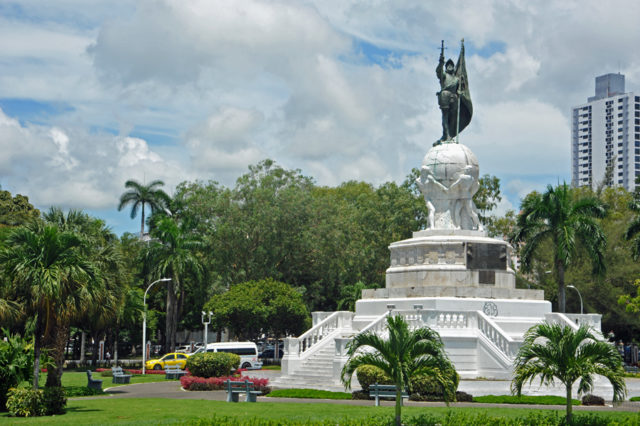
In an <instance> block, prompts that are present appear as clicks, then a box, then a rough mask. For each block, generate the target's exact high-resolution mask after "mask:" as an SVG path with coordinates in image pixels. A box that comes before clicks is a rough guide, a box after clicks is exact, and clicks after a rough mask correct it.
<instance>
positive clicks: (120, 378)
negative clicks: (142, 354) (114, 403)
mask: <svg viewBox="0 0 640 426" xmlns="http://www.w3.org/2000/svg"><path fill="white" fill-rule="evenodd" d="M111 374H112V375H113V377H112V379H111V383H131V374H125V373H124V371H122V367H111Z"/></svg>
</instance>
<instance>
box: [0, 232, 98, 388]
mask: <svg viewBox="0 0 640 426" xmlns="http://www.w3.org/2000/svg"><path fill="white" fill-rule="evenodd" d="M81 246H82V239H81V238H80V237H79V236H78V235H76V234H74V233H72V232H67V231H60V230H59V229H58V228H57V227H56V226H53V225H44V224H42V223H33V224H31V225H29V226H28V227H24V228H18V229H16V230H14V231H13V232H12V233H11V234H10V235H9V237H8V238H7V241H6V246H5V248H4V249H2V250H1V251H0V265H1V266H2V269H3V270H4V273H5V276H6V277H7V281H8V284H9V285H11V289H10V292H11V297H12V299H13V300H14V301H16V302H18V303H20V304H21V306H22V308H23V309H24V310H25V313H28V314H29V315H33V316H35V331H34V334H35V337H34V356H35V362H34V370H33V371H34V379H33V388H34V389H37V388H38V378H39V373H40V352H41V349H42V348H43V347H44V344H47V346H54V347H55V342H58V341H59V340H61V339H60V337H61V336H62V335H64V333H60V332H59V328H64V327H67V328H68V320H69V316H70V315H71V314H72V313H73V312H75V311H77V310H80V309H81V307H82V306H83V305H84V304H85V303H86V300H88V299H90V298H91V295H92V294H93V292H94V284H95V282H96V280H95V270H94V268H93V265H92V264H91V263H90V262H88V261H87V260H86V259H85V258H84V257H83V256H82V254H81V252H80V249H81ZM64 343H65V344H66V340H64ZM63 355H64V354H63ZM57 361H59V360H57ZM51 376H52V379H51V380H54V378H55V377H56V376H57V374H51ZM58 379H59V377H58ZM47 382H48V383H49V380H47Z"/></svg>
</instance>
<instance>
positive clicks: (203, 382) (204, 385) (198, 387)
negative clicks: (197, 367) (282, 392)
mask: <svg viewBox="0 0 640 426" xmlns="http://www.w3.org/2000/svg"><path fill="white" fill-rule="evenodd" d="M245 379H246V380H248V381H250V382H251V383H253V388H254V389H255V390H257V391H260V392H262V394H263V395H266V394H268V393H269V392H271V388H270V387H269V386H268V385H269V379H258V378H256V377H241V378H238V377H209V378H204V377H194V376H182V377H180V384H181V385H182V387H183V388H184V389H185V390H189V391H210V390H223V389H224V388H225V385H224V382H226V381H227V380H231V381H232V382H233V381H244V380H245Z"/></svg>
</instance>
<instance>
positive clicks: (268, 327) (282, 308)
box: [205, 278, 310, 340]
mask: <svg viewBox="0 0 640 426" xmlns="http://www.w3.org/2000/svg"><path fill="white" fill-rule="evenodd" d="M205 309H206V310H210V311H213V313H214V318H215V323H216V325H217V326H218V327H227V328H229V330H231V332H232V333H234V334H235V335H236V336H238V337H240V338H242V339H252V340H255V339H257V338H258V337H259V336H260V335H261V334H262V333H266V334H267V335H272V336H274V337H276V338H278V337H281V336H285V335H299V334H300V333H302V332H303V331H304V330H306V329H307V328H308V327H309V325H310V315H309V311H308V310H307V307H306V305H305V304H304V301H303V299H302V295H301V294H300V292H299V291H297V290H296V289H295V288H293V287H291V286H290V285H288V284H286V283H283V282H279V281H275V280H273V279H270V278H267V279H264V280H258V281H247V282H244V283H239V284H236V285H234V286H232V287H231V288H230V289H229V291H227V292H226V293H223V294H221V295H218V296H214V297H213V298H212V299H211V300H210V301H209V302H208V303H207V304H206V306H205Z"/></svg>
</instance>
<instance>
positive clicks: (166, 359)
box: [144, 352, 189, 370]
mask: <svg viewBox="0 0 640 426" xmlns="http://www.w3.org/2000/svg"><path fill="white" fill-rule="evenodd" d="M188 357H189V355H187V354H183V353H179V352H171V353H169V354H166V355H164V356H163V357H162V358H158V359H150V360H149V361H147V362H146V363H145V364H144V365H145V367H146V368H147V369H148V370H164V369H165V367H166V366H167V365H177V366H179V367H180V368H181V369H182V370H184V368H185V367H186V366H187V358H188Z"/></svg>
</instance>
